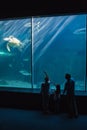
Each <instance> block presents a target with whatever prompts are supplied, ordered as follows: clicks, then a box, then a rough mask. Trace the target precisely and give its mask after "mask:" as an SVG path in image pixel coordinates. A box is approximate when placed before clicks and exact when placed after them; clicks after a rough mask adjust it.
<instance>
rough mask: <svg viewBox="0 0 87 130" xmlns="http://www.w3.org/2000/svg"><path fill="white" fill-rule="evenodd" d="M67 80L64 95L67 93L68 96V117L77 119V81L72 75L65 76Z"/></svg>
mask: <svg viewBox="0 0 87 130" xmlns="http://www.w3.org/2000/svg"><path fill="white" fill-rule="evenodd" d="M65 79H66V80H67V81H66V83H65V86H64V91H63V95H64V93H65V92H66V96H67V106H68V116H69V117H71V118H72V117H77V116H78V111H77V106H76V100H75V81H74V80H73V79H72V78H71V75H70V74H68V73H67V74H65Z"/></svg>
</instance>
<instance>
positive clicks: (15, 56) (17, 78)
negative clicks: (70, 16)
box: [0, 18, 32, 88]
mask: <svg viewBox="0 0 87 130" xmlns="http://www.w3.org/2000/svg"><path fill="white" fill-rule="evenodd" d="M31 75H32V73H31V19H30V18H27V19H8V20H3V21H0V86H1V87H17V88H31Z"/></svg>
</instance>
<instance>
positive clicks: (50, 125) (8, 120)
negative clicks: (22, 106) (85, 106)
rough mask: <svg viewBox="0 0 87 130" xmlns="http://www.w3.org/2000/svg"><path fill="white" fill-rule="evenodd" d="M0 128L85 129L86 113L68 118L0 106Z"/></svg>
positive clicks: (37, 129) (64, 115)
mask: <svg viewBox="0 0 87 130" xmlns="http://www.w3.org/2000/svg"><path fill="white" fill-rule="evenodd" d="M0 130H87V115H79V117H78V118H74V119H69V118H68V117H67V115H66V114H60V115H54V114H50V115H43V114H42V112H41V111H31V110H19V109H9V108H6V109H5V108H0Z"/></svg>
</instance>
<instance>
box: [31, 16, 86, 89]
mask: <svg viewBox="0 0 87 130" xmlns="http://www.w3.org/2000/svg"><path fill="white" fill-rule="evenodd" d="M32 26H33V28H32V34H33V41H32V43H33V66H34V67H33V71H34V77H33V79H34V88H40V85H41V82H43V80H44V73H43V71H46V72H47V73H48V75H49V77H50V80H51V88H54V85H53V84H52V83H59V84H60V85H61V89H63V87H64V81H65V79H64V76H65V73H70V74H71V75H72V77H73V78H74V79H75V81H76V90H84V89H85V72H86V15H72V16H58V17H57V16H54V17H38V18H33V20H32Z"/></svg>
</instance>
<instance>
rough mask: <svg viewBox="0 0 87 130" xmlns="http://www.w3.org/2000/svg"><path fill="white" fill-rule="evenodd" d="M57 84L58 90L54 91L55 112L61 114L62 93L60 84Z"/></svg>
mask: <svg viewBox="0 0 87 130" xmlns="http://www.w3.org/2000/svg"><path fill="white" fill-rule="evenodd" d="M55 86H56V90H55V91H54V96H53V98H54V112H55V113H56V114H59V110H60V96H61V93H60V85H59V84H57V85H55Z"/></svg>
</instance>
